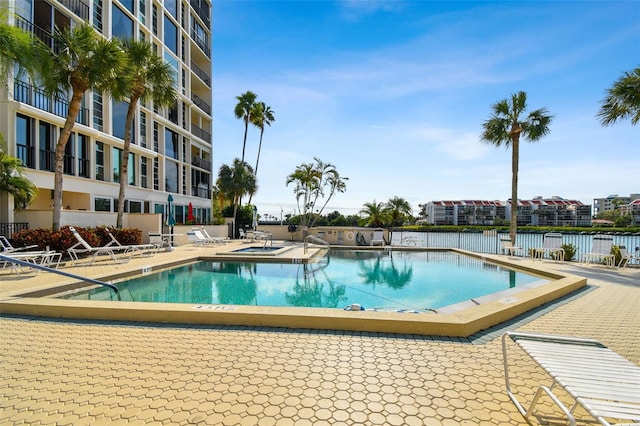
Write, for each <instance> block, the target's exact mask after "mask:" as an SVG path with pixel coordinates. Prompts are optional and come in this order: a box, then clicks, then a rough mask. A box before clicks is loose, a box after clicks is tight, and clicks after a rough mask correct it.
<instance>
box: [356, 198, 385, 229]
mask: <svg viewBox="0 0 640 426" xmlns="http://www.w3.org/2000/svg"><path fill="white" fill-rule="evenodd" d="M360 214H363V215H365V218H364V220H365V225H367V226H371V227H373V228H379V227H381V226H382V225H384V223H385V222H386V220H387V212H386V211H385V209H384V203H376V200H373V202H372V203H364V204H363V207H362V209H361V210H360Z"/></svg>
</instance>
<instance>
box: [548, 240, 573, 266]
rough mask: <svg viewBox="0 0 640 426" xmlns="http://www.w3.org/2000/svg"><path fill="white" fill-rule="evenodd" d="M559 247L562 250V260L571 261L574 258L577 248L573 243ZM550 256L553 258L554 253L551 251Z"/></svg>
mask: <svg viewBox="0 0 640 426" xmlns="http://www.w3.org/2000/svg"><path fill="white" fill-rule="evenodd" d="M561 247H562V249H563V250H564V261H565V262H571V261H572V260H573V259H574V258H575V256H576V252H577V251H578V248H577V247H576V246H574V245H573V244H563V245H562V246H561ZM551 258H552V259H554V260H555V258H556V254H555V253H551Z"/></svg>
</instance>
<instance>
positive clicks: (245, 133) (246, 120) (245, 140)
mask: <svg viewBox="0 0 640 426" xmlns="http://www.w3.org/2000/svg"><path fill="white" fill-rule="evenodd" d="M247 130H249V115H247V117H246V118H245V120H244V141H243V142H242V162H243V163H244V149H245V148H246V146H247Z"/></svg>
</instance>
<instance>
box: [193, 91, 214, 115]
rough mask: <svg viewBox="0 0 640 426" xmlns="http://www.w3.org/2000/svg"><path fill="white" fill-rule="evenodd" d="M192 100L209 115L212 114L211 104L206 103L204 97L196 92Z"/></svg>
mask: <svg viewBox="0 0 640 426" xmlns="http://www.w3.org/2000/svg"><path fill="white" fill-rule="evenodd" d="M191 100H192V101H193V103H194V104H196V106H197V107H198V108H200V109H201V110H202V111H204V112H205V113H207V115H211V105H209V104H208V103H206V102H205V101H204V99H202V98H201V97H199V96H198V95H196V94H195V93H194V94H193V95H191Z"/></svg>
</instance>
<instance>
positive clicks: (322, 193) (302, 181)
mask: <svg viewBox="0 0 640 426" xmlns="http://www.w3.org/2000/svg"><path fill="white" fill-rule="evenodd" d="M313 160H314V161H315V163H307V164H301V165H300V166H298V167H296V170H295V171H294V172H293V173H291V174H290V175H289V176H287V186H289V184H291V183H295V188H294V193H295V195H296V202H297V203H298V210H299V211H300V212H301V216H302V220H301V222H300V224H301V225H302V226H306V225H309V226H313V225H314V224H315V222H316V220H318V218H319V217H320V215H321V214H322V211H323V210H324V208H325V207H326V206H327V204H328V203H329V201H330V200H331V199H332V198H333V197H334V195H336V193H337V192H342V193H344V192H345V191H346V189H347V184H346V181H347V180H349V178H347V177H341V176H340V173H338V171H337V170H336V168H335V166H334V165H333V164H331V163H324V162H323V161H322V160H320V159H319V158H318V157H314V158H313ZM325 197H326V198H325ZM320 199H324V200H325V201H324V203H323V204H322V207H321V208H320V209H319V210H317V211H316V204H317V203H318V202H319V201H320ZM300 200H302V206H301V204H300ZM301 207H302V208H301Z"/></svg>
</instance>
